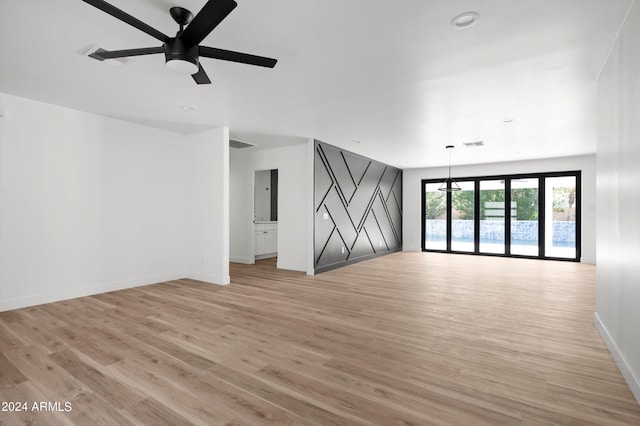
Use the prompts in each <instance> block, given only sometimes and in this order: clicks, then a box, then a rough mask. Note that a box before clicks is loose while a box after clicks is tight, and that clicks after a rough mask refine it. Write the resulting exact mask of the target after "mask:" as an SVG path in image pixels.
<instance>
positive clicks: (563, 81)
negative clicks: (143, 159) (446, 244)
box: [0, 0, 632, 168]
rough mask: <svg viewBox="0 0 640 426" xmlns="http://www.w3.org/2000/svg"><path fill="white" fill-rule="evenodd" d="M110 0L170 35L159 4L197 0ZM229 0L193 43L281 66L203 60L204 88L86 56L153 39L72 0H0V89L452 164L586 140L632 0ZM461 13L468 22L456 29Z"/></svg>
mask: <svg viewBox="0 0 640 426" xmlns="http://www.w3.org/2000/svg"><path fill="white" fill-rule="evenodd" d="M110 2H111V3H112V4H113V5H115V6H116V7H118V8H120V9H122V10H124V11H126V12H127V13H129V14H131V15H133V16H135V17H137V18H138V19H140V20H142V21H144V22H146V23H147V24H149V25H151V26H153V27H155V28H157V29H159V30H160V31H162V32H164V33H166V34H169V35H172V34H174V33H175V31H176V30H177V25H176V24H175V23H174V22H173V20H172V19H171V17H170V15H169V13H168V10H169V8H170V7H171V6H176V5H180V6H183V7H186V8H188V9H190V10H191V11H192V12H194V14H195V13H197V11H199V10H200V8H201V7H202V6H203V5H204V3H205V0H175V1H174V0H110ZM237 2H238V7H237V8H236V9H235V10H234V11H233V12H232V13H231V14H230V15H229V16H228V17H227V18H226V19H225V20H224V21H223V22H222V23H221V24H220V25H219V26H218V27H217V28H216V29H215V30H214V31H213V32H212V33H211V34H210V35H209V36H208V37H207V38H206V39H205V40H204V42H203V43H202V44H203V45H208V46H213V47H219V48H223V49H229V50H237V51H241V52H246V53H252V54H257V55H261V56H269V57H274V58H277V59H278V64H277V65H276V67H275V68H274V69H268V68H260V67H252V66H248V65H242V64H236V63H230V62H224V61H217V60H213V59H207V58H203V59H202V64H203V66H204V67H205V69H206V71H207V73H208V74H209V77H210V78H211V80H212V84H211V85H209V86H204V85H200V86H198V85H196V84H195V83H194V82H193V80H192V79H191V77H189V76H182V75H179V74H175V73H173V72H171V71H170V70H168V69H166V68H165V67H164V57H163V55H151V56H140V57H135V58H131V59H130V60H129V61H128V62H127V64H126V65H125V66H123V67H121V68H117V69H116V68H111V67H109V66H107V65H105V64H104V63H100V62H98V61H95V60H93V59H90V58H87V57H84V56H81V55H80V54H79V53H80V52H83V51H84V50H86V49H87V48H88V47H89V46H90V45H92V44H98V45H100V46H102V47H104V48H106V49H112V50H117V49H128V48H135V47H151V46H158V45H159V44H160V43H159V42H158V41H157V40H156V39H154V38H152V37H150V36H148V35H146V34H145V33H142V32H140V31H138V30H136V29H135V28H133V27H130V26H128V25H127V24H124V23H122V22H120V21H118V20H116V19H115V18H113V17H111V16H109V15H107V14H105V13H103V12H101V11H99V10H98V9H96V8H94V7H92V6H90V5H88V4H86V3H84V2H82V1H81V0H0V54H1V58H2V59H0V92H4V93H8V94H12V95H16V96H22V97H26V98H31V99H36V100H41V101H44V102H49V103H54V104H58V105H63V106H67V107H71V108H76V109H79V110H84V111H89V112H94V113H98V114H103V115H107V116H112V117H117V118H121V119H124V120H129V121H133V122H137V123H141V124H145V125H149V126H154V127H159V128H163V129H167V130H171V131H175V132H178V133H185V134H186V133H193V132H198V131H201V130H204V129H208V128H212V127H216V126H228V127H229V129H230V132H231V136H232V138H234V139H238V140H241V141H245V142H250V143H254V144H257V145H258V146H259V147H261V148H268V147H275V146H282V145H287V144H292V143H298V142H303V141H305V140H306V139H308V138H316V139H320V140H322V141H324V142H328V143H330V144H333V145H337V146H340V147H342V148H345V149H348V150H351V151H354V152H357V153H360V154H362V155H366V156H369V157H372V158H374V159H377V160H380V161H383V162H386V163H389V164H392V165H394V166H398V167H401V168H408V167H422V166H441V165H446V163H447V161H448V160H447V158H448V157H447V154H448V152H447V151H446V150H445V149H444V147H445V146H446V145H448V144H453V145H456V147H457V148H456V149H455V150H454V151H453V153H452V155H453V164H473V163H485V162H497V161H507V160H514V159H533V158H545V157H557V156H565V155H575V154H586V153H594V152H595V147H596V142H595V137H596V127H595V126H596V120H595V117H596V78H597V75H598V72H599V71H600V69H601V67H602V64H603V63H604V61H605V59H606V57H607V54H608V51H609V49H610V47H611V45H612V44H613V41H614V39H615V36H616V32H617V30H618V28H619V26H620V25H621V23H622V21H623V19H624V17H625V14H626V12H627V10H628V8H629V6H630V4H631V2H632V0H449V1H445V0H237ZM465 11H477V12H478V13H480V20H479V21H478V23H477V24H476V25H474V26H473V27H471V28H469V29H466V30H457V29H454V28H452V27H451V26H450V25H449V22H450V20H451V18H452V17H453V16H455V15H457V14H459V13H461V12H465ZM181 105H189V106H192V107H194V108H195V109H194V110H193V111H183V110H182V109H181V108H180V106H181ZM505 118H513V119H514V120H513V121H512V122H510V123H505V122H503V120H504V119H505ZM476 140H483V141H484V143H485V146H484V147H480V148H464V147H462V143H463V142H469V141H476ZM353 141H359V142H360V143H354V142H353ZM250 149H255V148H250Z"/></svg>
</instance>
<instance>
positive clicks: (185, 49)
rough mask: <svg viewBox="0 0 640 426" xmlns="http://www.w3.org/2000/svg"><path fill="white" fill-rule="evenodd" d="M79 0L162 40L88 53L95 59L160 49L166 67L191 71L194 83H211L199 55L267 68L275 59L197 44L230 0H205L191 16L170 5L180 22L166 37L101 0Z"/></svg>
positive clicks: (225, 11) (217, 21)
mask: <svg viewBox="0 0 640 426" xmlns="http://www.w3.org/2000/svg"><path fill="white" fill-rule="evenodd" d="M83 1H84V2H85V3H89V4H90V5H92V6H94V7H96V8H98V9H100V10H102V11H103V12H105V13H108V14H109V15H111V16H113V17H115V18H117V19H119V20H121V21H123V22H125V23H127V24H129V25H131V26H133V27H135V28H137V29H139V30H140V31H143V32H145V33H147V34H149V35H150V36H151V37H154V38H156V39H158V40H160V41H161V42H162V43H163V45H162V46H160V47H143V48H139V49H126V50H112V51H106V50H99V51H97V52H95V53H93V54H92V55H91V56H92V57H94V58H96V59H99V60H105V59H114V58H123V57H127V56H139V55H152V54H156V53H164V56H165V63H166V66H167V67H168V68H169V69H171V70H173V71H176V72H178V73H181V74H191V76H192V77H193V79H194V80H195V82H196V83H198V84H210V83H211V80H209V77H208V76H207V73H206V72H205V71H204V69H203V68H202V65H201V64H200V60H199V58H200V57H205V58H213V59H221V60H223V61H232V62H239V63H242V64H248V65H257V66H259V67H267V68H273V67H274V66H275V65H276V62H277V59H272V58H266V57H263V56H256V55H250V54H248V53H240V52H234V51H231V50H224V49H216V48H214V47H207V46H200V42H201V41H202V40H204V39H205V37H206V36H208V35H209V33H210V32H211V31H212V30H213V29H214V28H215V27H217V26H218V24H220V22H222V20H223V19H224V18H226V17H227V15H229V13H231V11H232V10H233V9H235V8H236V6H237V5H238V4H237V3H236V2H235V1H234V0H209V1H208V2H207V3H206V4H205V5H204V6H203V7H202V9H201V10H200V12H198V14H197V15H196V16H195V17H194V16H193V14H192V13H191V12H190V11H188V10H187V9H185V8H182V7H172V8H171V9H170V10H169V13H171V17H172V18H173V20H174V21H176V23H177V24H178V25H179V26H180V29H179V31H178V32H177V34H176V36H175V37H169V36H167V35H165V34H163V33H162V32H160V31H158V30H156V29H155V28H153V27H151V26H149V25H147V24H145V23H144V22H142V21H140V20H139V19H137V18H134V17H133V16H131V15H129V14H128V13H126V12H124V11H122V10H120V9H118V8H117V7H115V6H113V5H112V4H109V3H107V2H106V1H104V0H83ZM185 27H186V28H185Z"/></svg>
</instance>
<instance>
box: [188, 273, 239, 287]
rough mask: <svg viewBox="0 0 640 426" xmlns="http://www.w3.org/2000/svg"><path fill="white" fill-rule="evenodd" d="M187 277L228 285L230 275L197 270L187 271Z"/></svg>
mask: <svg viewBox="0 0 640 426" xmlns="http://www.w3.org/2000/svg"><path fill="white" fill-rule="evenodd" d="M187 278H189V279H192V280H198V281H204V282H206V283H209V284H216V285H228V284H229V283H231V277H229V275H226V276H224V275H213V274H208V273H206V272H198V271H189V272H187Z"/></svg>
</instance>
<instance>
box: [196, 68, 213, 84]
mask: <svg viewBox="0 0 640 426" xmlns="http://www.w3.org/2000/svg"><path fill="white" fill-rule="evenodd" d="M198 68H199V69H198V72H197V73H195V74H192V75H191V77H193V80H194V81H195V82H196V83H198V84H211V80H209V76H208V75H207V73H206V72H204V68H202V64H198Z"/></svg>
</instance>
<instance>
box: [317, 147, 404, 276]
mask: <svg viewBox="0 0 640 426" xmlns="http://www.w3.org/2000/svg"><path fill="white" fill-rule="evenodd" d="M314 168H315V171H314V176H315V182H314V191H315V194H314V200H315V201H314V202H315V206H314V207H315V212H316V213H315V220H314V223H315V225H314V227H315V230H314V251H315V255H314V259H315V268H316V270H317V269H319V268H320V269H322V268H325V267H329V266H332V265H339V264H345V263H349V262H350V261H355V260H359V259H362V258H366V257H370V256H374V255H379V254H384V253H385V252H391V251H395V250H399V249H401V247H402V209H401V205H402V201H401V191H402V171H401V170H399V169H396V168H394V167H391V166H387V165H385V164H382V163H379V162H377V161H373V160H370V159H367V158H365V157H362V156H359V155H357V154H353V153H351V152H349V151H345V150H341V149H339V148H337V147H334V146H331V145H328V144H325V143H322V142H319V141H316V142H315V160H314ZM328 220H329V221H330V223H327V221H328Z"/></svg>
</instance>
